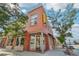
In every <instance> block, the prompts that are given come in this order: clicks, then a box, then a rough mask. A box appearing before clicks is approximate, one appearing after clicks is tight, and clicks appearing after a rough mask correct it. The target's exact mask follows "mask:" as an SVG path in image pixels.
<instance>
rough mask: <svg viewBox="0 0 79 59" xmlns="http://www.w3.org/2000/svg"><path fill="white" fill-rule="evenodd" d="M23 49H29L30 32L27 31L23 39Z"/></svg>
mask: <svg viewBox="0 0 79 59" xmlns="http://www.w3.org/2000/svg"><path fill="white" fill-rule="evenodd" d="M23 50H25V51H26V50H27V51H29V50H30V34H29V33H28V32H26V33H25V39H24V49H23Z"/></svg>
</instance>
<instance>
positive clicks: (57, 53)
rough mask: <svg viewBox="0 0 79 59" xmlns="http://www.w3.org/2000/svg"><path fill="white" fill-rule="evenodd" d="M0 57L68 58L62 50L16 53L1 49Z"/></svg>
mask: <svg viewBox="0 0 79 59" xmlns="http://www.w3.org/2000/svg"><path fill="white" fill-rule="evenodd" d="M0 55H1V56H2V55H3V56H67V55H66V54H64V53H63V51H62V50H60V49H56V50H52V51H47V52H45V53H38V52H29V51H15V50H6V49H2V48H1V49H0Z"/></svg>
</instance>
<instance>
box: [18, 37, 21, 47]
mask: <svg viewBox="0 0 79 59" xmlns="http://www.w3.org/2000/svg"><path fill="white" fill-rule="evenodd" d="M21 38H22V37H21V36H20V37H19V39H18V40H19V46H21Z"/></svg>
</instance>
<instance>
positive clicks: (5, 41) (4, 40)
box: [2, 36, 8, 48]
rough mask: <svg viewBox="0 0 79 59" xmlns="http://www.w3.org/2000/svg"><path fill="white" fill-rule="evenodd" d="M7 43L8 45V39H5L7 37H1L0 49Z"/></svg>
mask: <svg viewBox="0 0 79 59" xmlns="http://www.w3.org/2000/svg"><path fill="white" fill-rule="evenodd" d="M7 43H8V38H7V36H5V37H3V39H2V47H4V48H5V47H6V45H7Z"/></svg>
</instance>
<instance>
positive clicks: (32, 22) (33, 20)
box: [31, 14, 38, 25]
mask: <svg viewBox="0 0 79 59" xmlns="http://www.w3.org/2000/svg"><path fill="white" fill-rule="evenodd" d="M37 19H38V14H34V15H32V16H31V25H35V24H37Z"/></svg>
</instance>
